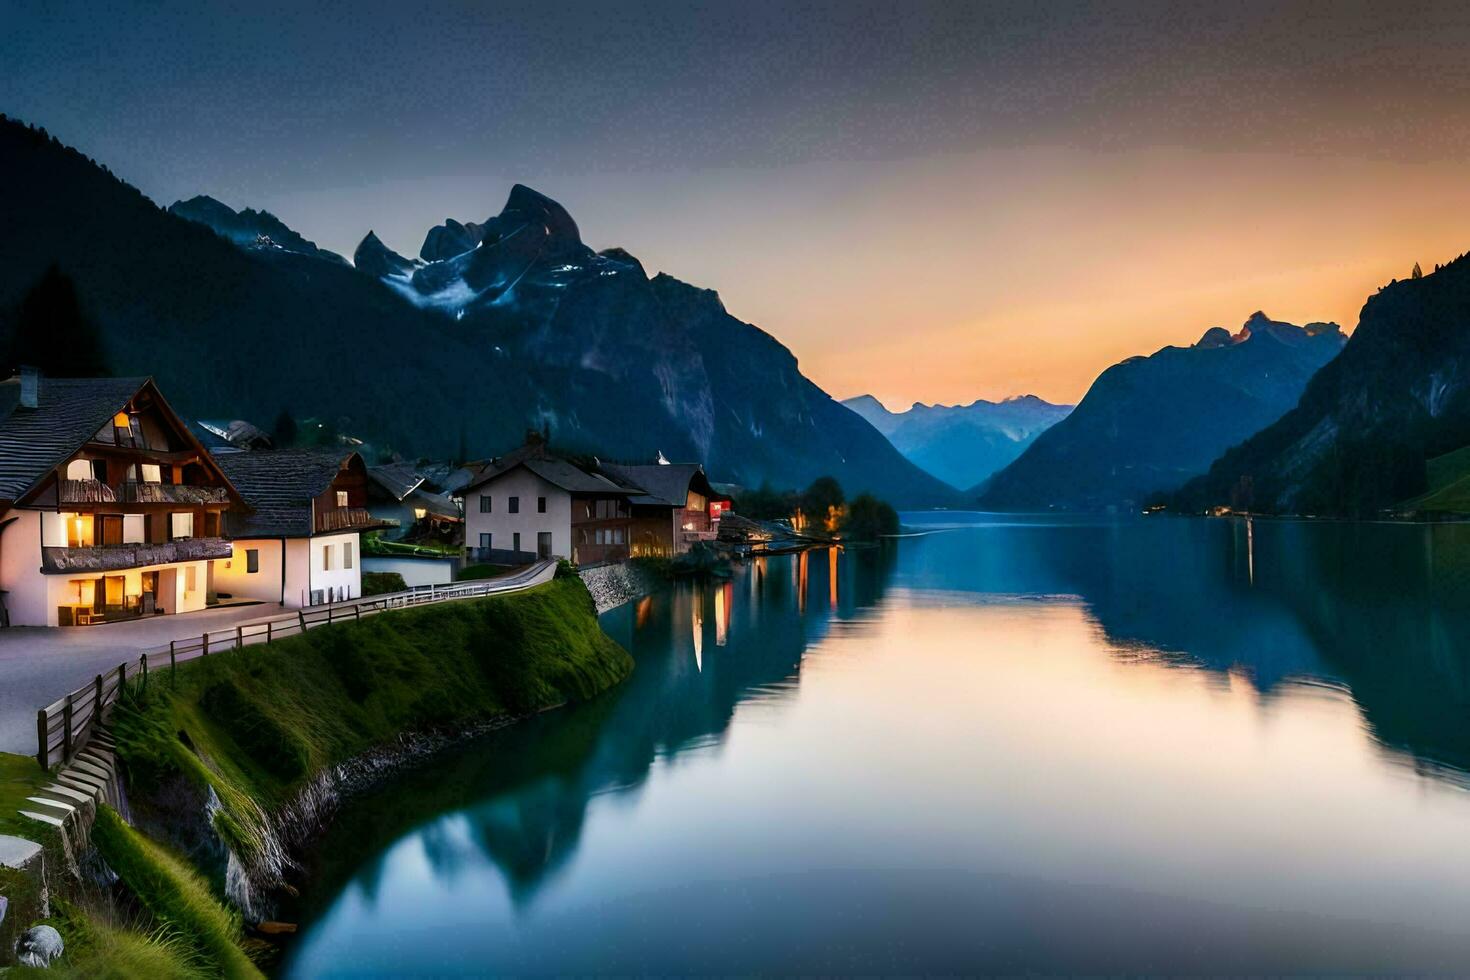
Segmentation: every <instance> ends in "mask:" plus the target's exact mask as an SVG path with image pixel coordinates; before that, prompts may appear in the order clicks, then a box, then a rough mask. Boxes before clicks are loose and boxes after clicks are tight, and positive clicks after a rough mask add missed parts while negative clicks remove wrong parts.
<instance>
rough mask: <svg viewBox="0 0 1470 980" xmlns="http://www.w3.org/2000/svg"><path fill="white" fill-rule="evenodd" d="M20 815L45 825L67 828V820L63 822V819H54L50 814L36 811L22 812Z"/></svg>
mask: <svg viewBox="0 0 1470 980" xmlns="http://www.w3.org/2000/svg"><path fill="white" fill-rule="evenodd" d="M20 815H21V816H23V817H30V818H31V819H32V820H39V821H40V822H41V823H44V824H50V825H51V826H52V827H65V826H66V821H65V820H63V819H62V818H61V817H53V816H51V815H50V814H49V813H36V812H35V811H34V810H22V811H20Z"/></svg>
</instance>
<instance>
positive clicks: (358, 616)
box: [352, 603, 362, 619]
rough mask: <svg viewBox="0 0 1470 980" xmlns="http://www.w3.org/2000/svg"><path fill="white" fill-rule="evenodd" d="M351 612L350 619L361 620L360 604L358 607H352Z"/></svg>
mask: <svg viewBox="0 0 1470 980" xmlns="http://www.w3.org/2000/svg"><path fill="white" fill-rule="evenodd" d="M352 612H353V617H352V618H353V619H361V618H362V604H361V603H359V604H358V605H355V606H353V607H352Z"/></svg>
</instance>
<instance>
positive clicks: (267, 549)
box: [214, 538, 281, 602]
mask: <svg viewBox="0 0 1470 980" xmlns="http://www.w3.org/2000/svg"><path fill="white" fill-rule="evenodd" d="M233 551H234V553H233V554H232V555H231V556H230V557H229V558H219V559H216V560H215V562H214V590H215V591H216V592H219V593H229V594H230V595H232V596H234V597H236V598H250V599H259V600H260V601H261V602H280V601H281V541H280V539H279V538H265V539H259V540H255V539H247V540H243V541H236V542H234V545H233ZM247 551H255V552H257V553H258V554H259V556H260V563H259V570H258V571H256V572H253V573H252V572H249V571H247V570H246V569H247V568H248V565H249V563H248V560H247V558H246V555H245V553H246V552H247Z"/></svg>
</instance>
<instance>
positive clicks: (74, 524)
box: [66, 514, 96, 548]
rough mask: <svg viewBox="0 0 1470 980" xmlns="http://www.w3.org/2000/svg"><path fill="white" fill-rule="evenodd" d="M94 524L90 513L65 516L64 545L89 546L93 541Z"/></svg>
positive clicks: (70, 546) (71, 546)
mask: <svg viewBox="0 0 1470 980" xmlns="http://www.w3.org/2000/svg"><path fill="white" fill-rule="evenodd" d="M94 527H95V525H94V524H93V521H92V515H91V514H72V515H71V516H70V517H67V518H66V546H67V547H68V548H90V547H92V545H93V543H94V541H95V540H96V539H95V538H94V537H93V532H94Z"/></svg>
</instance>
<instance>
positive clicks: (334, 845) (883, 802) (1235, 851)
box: [286, 514, 1470, 976]
mask: <svg viewBox="0 0 1470 980" xmlns="http://www.w3.org/2000/svg"><path fill="white" fill-rule="evenodd" d="M905 518H906V521H907V522H908V523H910V524H918V523H921V522H928V523H929V524H930V525H931V526H933V527H934V529H935V532H934V533H931V534H928V535H926V536H922V537H913V538H905V539H902V540H901V541H898V542H896V543H890V544H889V545H886V546H885V547H883V548H880V549H848V550H846V551H841V552H839V551H836V550H831V551H817V552H811V553H808V554H803V555H799V556H782V557H772V558H768V559H761V560H758V561H753V562H751V563H749V564H745V565H740V566H738V567H737V568H736V571H735V575H734V577H733V579H731V580H730V581H726V582H712V583H706V584H700V585H692V584H681V585H679V586H676V587H673V588H670V589H668V590H666V591H663V592H661V593H659V594H656V595H653V596H649V597H647V598H645V599H642V600H639V601H637V602H633V603H629V604H628V605H626V606H623V607H621V608H619V609H616V610H613V611H612V612H610V613H608V614H606V615H605V616H604V617H603V626H604V628H605V629H606V630H607V631H608V632H609V634H611V635H612V636H613V637H615V638H616V639H618V640H619V642H621V643H623V644H624V645H625V646H626V647H627V648H628V649H629V650H630V651H631V652H632V653H633V655H634V659H635V661H636V663H637V667H636V669H635V670H634V672H633V674H632V676H631V677H630V678H629V679H628V681H627V682H625V684H623V685H622V686H621V687H620V688H619V689H617V690H614V691H612V692H610V693H608V694H607V695H605V696H603V697H601V698H598V699H596V700H595V701H593V702H590V703H587V704H582V705H576V706H573V707H570V708H567V709H564V710H561V711H556V712H552V713H549V714H547V715H544V716H541V717H538V718H536V719H534V720H532V721H529V722H527V723H525V724H522V725H518V726H516V727H514V728H511V729H507V730H505V731H502V732H498V733H495V734H493V735H489V736H486V737H484V738H481V739H477V740H476V741H474V742H473V743H471V744H467V745H465V746H463V747H461V748H459V749H456V750H454V751H452V752H450V753H448V754H446V755H445V756H443V757H440V758H437V759H435V760H434V761H433V762H432V763H430V764H429V765H428V766H426V767H425V768H424V769H423V770H421V771H418V772H415V773H409V774H406V775H403V776H401V777H398V778H395V779H393V780H391V781H390V782H388V783H387V784H386V785H384V786H382V787H381V788H379V789H378V790H376V791H374V792H373V793H371V794H369V795H368V796H366V797H364V798H361V799H359V800H356V801H354V802H353V804H352V805H350V806H349V807H348V808H347V809H346V811H345V812H344V813H343V814H342V815H341V816H340V817H339V818H338V820H337V821H336V824H335V826H334V827H333V828H332V829H331V831H330V832H329V834H328V835H327V837H326V838H325V839H324V841H323V842H322V844H321V846H320V847H319V848H318V849H317V854H318V855H319V857H318V864H317V866H316V867H314V868H312V869H311V870H312V884H311V887H310V888H309V889H307V891H306V894H305V896H304V898H303V907H302V908H301V909H299V910H287V911H288V912H299V914H300V916H301V919H302V921H303V923H304V929H303V932H302V936H301V939H300V940H299V942H298V945H297V947H296V949H295V950H294V951H293V952H292V955H291V958H290V960H289V961H288V963H287V964H286V972H287V973H288V974H292V975H300V976H309V975H317V974H320V973H323V972H334V971H336V972H342V973H373V972H394V973H405V972H408V973H412V972H416V971H417V972H423V973H430V974H433V973H443V972H472V973H473V972H515V973H557V972H603V971H606V970H613V971H622V972H634V973H637V972H662V973H683V972H691V971H692V972H701V971H703V972H761V971H773V972H791V971H795V972H827V973H831V972H838V973H841V972H851V971H854V970H858V971H864V970H865V971H869V972H872V971H875V970H879V971H881V970H893V971H896V972H925V971H928V972H1027V971H1037V972H1049V971H1058V972H1069V971H1078V970H1082V971H1099V972H1138V971H1145V972H1191V973H1200V972H1206V973H1209V972H1293V971H1301V970H1307V971H1313V970H1322V971H1327V972H1339V971H1343V970H1352V971H1369V972H1373V971H1387V972H1393V971H1396V970H1401V969H1416V970H1431V971H1433V970H1448V971H1450V972H1457V973H1458V972H1461V971H1462V970H1463V969H1464V968H1466V967H1470V926H1465V925H1462V924H1460V922H1459V918H1458V916H1457V914H1456V913H1455V911H1454V910H1455V909H1456V908H1459V907H1462V906H1463V904H1464V903H1465V902H1467V901H1470V842H1467V843H1462V841H1470V838H1467V837H1466V835H1464V834H1463V833H1462V830H1461V828H1463V826H1465V825H1467V824H1470V797H1466V796H1464V794H1462V793H1460V792H1459V789H1460V788H1461V787H1463V786H1465V785H1467V780H1466V778H1465V775H1464V774H1465V772H1466V771H1467V770H1470V726H1467V724H1466V720H1467V718H1470V712H1467V708H1470V686H1467V658H1470V643H1467V640H1470V528H1466V527H1461V526H1457V525H1440V526H1407V525H1388V524H1354V525H1344V524H1329V523H1307V522H1287V521H1255V522H1252V523H1249V524H1248V523H1247V522H1245V521H1244V520H1210V521H1205V520H1183V519H1172V518H1162V519H1154V518H1150V519H1147V520H1110V521H1088V520H1055V519H1040V518H1034V519H1033V518H1016V517H998V516H994V515H965V514H943V515H934V514H926V515H915V514H910V515H905ZM442 923H450V924H452V925H453V926H454V928H456V929H458V930H459V932H457V933H456V934H455V936H454V937H453V938H451V939H449V941H448V942H447V944H446V945H444V947H443V948H442V949H437V948H436V949H428V948H427V947H425V946H424V945H423V944H424V942H426V939H425V935H426V933H425V930H428V929H431V928H435V929H437V928H439V925H438V924H442ZM466 929H468V930H469V933H466V932H464V930H466ZM437 941H438V940H437V939H436V940H435V942H437Z"/></svg>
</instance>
